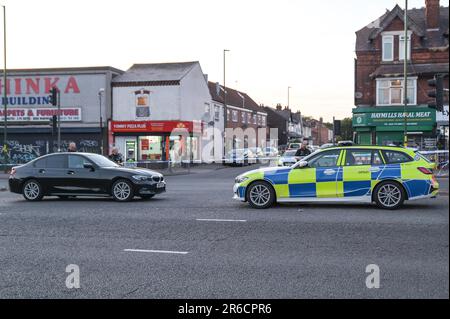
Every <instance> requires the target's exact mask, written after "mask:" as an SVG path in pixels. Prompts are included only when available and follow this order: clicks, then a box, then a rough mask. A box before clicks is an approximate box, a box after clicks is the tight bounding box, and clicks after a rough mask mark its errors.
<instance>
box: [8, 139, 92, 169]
mask: <svg viewBox="0 0 450 319" xmlns="http://www.w3.org/2000/svg"><path fill="white" fill-rule="evenodd" d="M71 142H74V143H75V144H76V145H77V150H78V152H87V153H99V152H100V146H99V141H98V140H95V139H89V138H80V137H78V138H74V139H62V140H61V151H62V152H65V151H67V149H68V147H69V144H70V143H71ZM3 149H4V148H3V143H0V150H3ZM57 151H58V142H57V141H56V140H54V139H38V140H34V141H32V140H30V138H23V139H11V140H8V142H7V148H6V152H1V153H0V162H1V163H5V162H6V161H7V162H8V163H9V164H24V163H27V162H29V161H32V160H34V159H35V158H38V157H40V156H42V155H46V154H49V153H54V152H57ZM5 157H6V158H5ZM6 159H7V160H6Z"/></svg>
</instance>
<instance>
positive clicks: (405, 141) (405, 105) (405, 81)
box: [403, 0, 408, 147]
mask: <svg viewBox="0 0 450 319" xmlns="http://www.w3.org/2000/svg"><path fill="white" fill-rule="evenodd" d="M404 23H405V26H404V28H405V41H404V44H405V53H404V57H403V76H404V79H403V125H404V132H403V135H404V137H403V146H404V147H408V116H407V114H406V112H407V108H408V63H407V61H408V0H405V16H404Z"/></svg>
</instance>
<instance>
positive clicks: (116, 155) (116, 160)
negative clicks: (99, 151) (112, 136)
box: [109, 147, 123, 165]
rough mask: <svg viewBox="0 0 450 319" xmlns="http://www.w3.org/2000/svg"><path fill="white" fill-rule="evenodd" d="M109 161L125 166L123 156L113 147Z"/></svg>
mask: <svg viewBox="0 0 450 319" xmlns="http://www.w3.org/2000/svg"><path fill="white" fill-rule="evenodd" d="M109 159H110V160H111V161H113V162H114V163H116V164H119V165H122V164H123V156H122V154H120V153H119V149H118V148H117V147H113V149H112V151H111V155H109Z"/></svg>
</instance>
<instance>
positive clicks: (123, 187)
mask: <svg viewBox="0 0 450 319" xmlns="http://www.w3.org/2000/svg"><path fill="white" fill-rule="evenodd" d="M111 195H112V197H113V198H114V199H115V200H116V201H119V202H128V201H130V200H132V199H133V197H134V191H133V185H132V184H131V183H130V182H129V181H127V180H125V179H119V180H118V181H116V182H115V183H114V184H113V186H112V189H111Z"/></svg>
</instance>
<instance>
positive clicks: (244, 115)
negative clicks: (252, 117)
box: [241, 111, 247, 124]
mask: <svg viewBox="0 0 450 319" xmlns="http://www.w3.org/2000/svg"><path fill="white" fill-rule="evenodd" d="M241 117H242V119H241V122H242V123H244V124H245V120H246V118H247V113H245V112H244V111H241Z"/></svg>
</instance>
